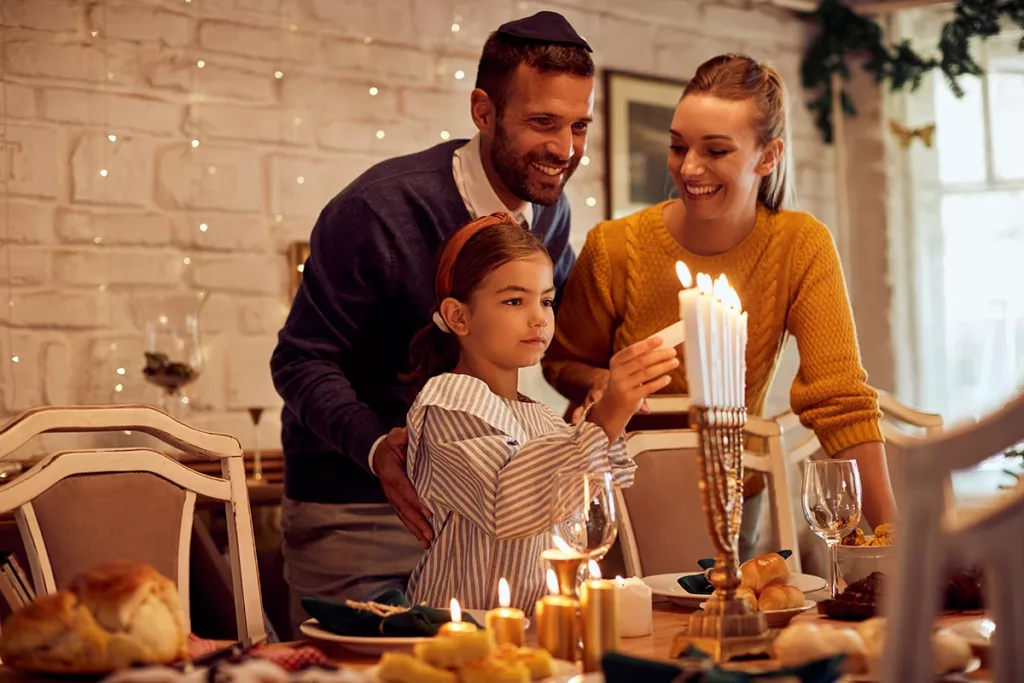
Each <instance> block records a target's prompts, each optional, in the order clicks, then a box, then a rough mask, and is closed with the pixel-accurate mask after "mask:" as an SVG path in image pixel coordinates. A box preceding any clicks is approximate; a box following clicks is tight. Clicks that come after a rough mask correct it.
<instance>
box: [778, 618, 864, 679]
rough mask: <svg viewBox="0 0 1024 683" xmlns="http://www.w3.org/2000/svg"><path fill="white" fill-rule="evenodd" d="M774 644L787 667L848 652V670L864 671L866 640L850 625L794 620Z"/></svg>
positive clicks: (848, 671) (779, 657)
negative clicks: (848, 626)
mask: <svg viewBox="0 0 1024 683" xmlns="http://www.w3.org/2000/svg"><path fill="white" fill-rule="evenodd" d="M772 648H773V650H774V652H775V658H776V659H777V660H779V663H780V664H782V666H784V667H797V666H803V665H804V664H807V663H809V662H814V661H818V660H820V659H828V658H829V657H835V656H836V655H840V654H842V655H846V665H845V670H846V672H847V673H850V674H858V673H863V672H864V669H865V655H864V641H863V640H862V639H861V637H860V634H858V633H857V632H856V631H854V630H853V629H849V628H841V627H835V626H828V625H824V624H823V625H821V626H819V625H817V624H813V623H808V622H801V623H798V624H791V625H790V626H787V627H786V628H784V629H783V630H782V632H781V633H779V635H778V637H777V638H776V639H775V642H774V643H773V644H772Z"/></svg>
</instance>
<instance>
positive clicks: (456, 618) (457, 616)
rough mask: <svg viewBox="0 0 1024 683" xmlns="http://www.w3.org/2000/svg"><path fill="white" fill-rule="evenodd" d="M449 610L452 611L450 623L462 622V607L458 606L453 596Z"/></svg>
mask: <svg viewBox="0 0 1024 683" xmlns="http://www.w3.org/2000/svg"><path fill="white" fill-rule="evenodd" d="M451 611H452V623H453V624H458V623H461V622H462V608H461V607H459V601H458V600H456V599H455V598H452V604H451Z"/></svg>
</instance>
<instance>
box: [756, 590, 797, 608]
mask: <svg viewBox="0 0 1024 683" xmlns="http://www.w3.org/2000/svg"><path fill="white" fill-rule="evenodd" d="M803 606H804V592H803V591H802V590H800V589H799V588H797V587H796V586H768V587H767V588H765V589H764V590H763V591H761V597H759V598H758V599H757V609H759V610H761V611H762V612H768V611H771V610H780V609H796V608H797V607H803Z"/></svg>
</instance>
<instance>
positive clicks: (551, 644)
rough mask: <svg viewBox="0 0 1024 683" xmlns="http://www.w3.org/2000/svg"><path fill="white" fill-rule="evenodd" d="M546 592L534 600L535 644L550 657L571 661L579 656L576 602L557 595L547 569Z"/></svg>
mask: <svg viewBox="0 0 1024 683" xmlns="http://www.w3.org/2000/svg"><path fill="white" fill-rule="evenodd" d="M548 590H550V591H551V593H552V595H545V596H544V597H543V598H541V599H540V600H538V601H537V606H536V610H535V612H534V618H535V619H536V620H537V644H538V645H539V646H540V647H541V648H543V649H545V650H547V651H548V652H549V653H551V656H552V657H555V658H557V659H564V660H566V661H568V662H575V661H576V658H577V655H578V653H579V641H580V634H579V627H578V623H579V619H578V613H579V602H577V601H576V599H575V598H572V597H570V596H567V595H561V594H559V591H558V580H557V579H556V578H555V573H554V571H552V570H551V569H549V570H548Z"/></svg>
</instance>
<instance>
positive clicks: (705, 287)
mask: <svg viewBox="0 0 1024 683" xmlns="http://www.w3.org/2000/svg"><path fill="white" fill-rule="evenodd" d="M697 289H699V290H700V293H701V294H711V293H712V292H714V286H713V285H712V284H711V276H710V275H708V274H707V273H697Z"/></svg>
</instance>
